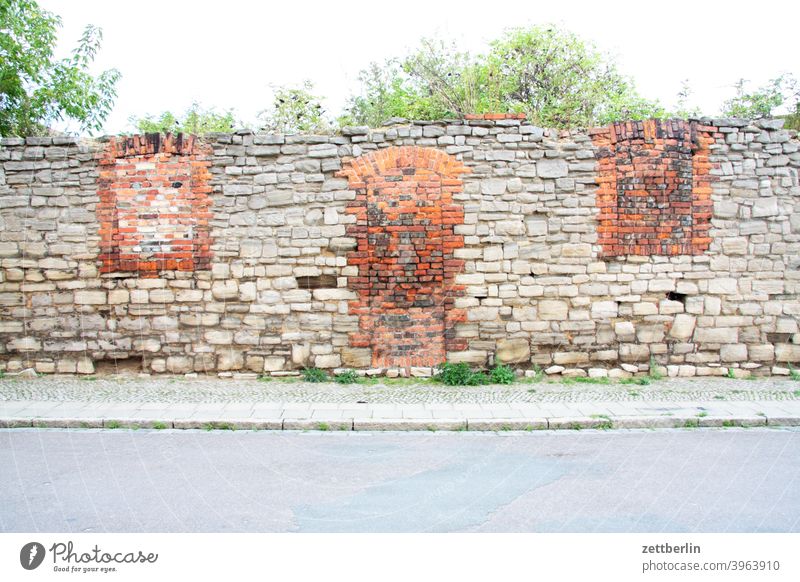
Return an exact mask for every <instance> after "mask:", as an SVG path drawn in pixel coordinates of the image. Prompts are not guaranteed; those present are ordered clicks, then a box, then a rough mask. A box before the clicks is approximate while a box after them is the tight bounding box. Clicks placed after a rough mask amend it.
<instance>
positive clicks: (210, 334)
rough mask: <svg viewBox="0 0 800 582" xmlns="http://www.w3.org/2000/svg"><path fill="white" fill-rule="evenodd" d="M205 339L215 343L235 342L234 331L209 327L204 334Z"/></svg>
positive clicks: (226, 343)
mask: <svg viewBox="0 0 800 582" xmlns="http://www.w3.org/2000/svg"><path fill="white" fill-rule="evenodd" d="M204 337H205V340H206V341H207V342H208V343H210V344H213V345H228V344H231V343H233V332H232V331H228V330H225V329H209V330H208V331H206V332H205V334H204Z"/></svg>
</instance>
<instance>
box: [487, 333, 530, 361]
mask: <svg viewBox="0 0 800 582" xmlns="http://www.w3.org/2000/svg"><path fill="white" fill-rule="evenodd" d="M530 357H531V346H530V343H529V342H528V340H527V339H525V338H515V339H501V340H498V341H497V348H496V350H495V358H496V359H497V361H498V362H500V363H503V364H518V363H522V362H528V361H529V360H530Z"/></svg>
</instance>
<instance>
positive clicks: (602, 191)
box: [0, 115, 800, 375]
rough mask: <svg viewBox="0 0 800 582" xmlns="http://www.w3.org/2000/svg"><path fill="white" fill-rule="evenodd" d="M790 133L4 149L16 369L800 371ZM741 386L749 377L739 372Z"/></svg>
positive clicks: (750, 126)
mask: <svg viewBox="0 0 800 582" xmlns="http://www.w3.org/2000/svg"><path fill="white" fill-rule="evenodd" d="M799 145H800V143H799V142H798V140H797V137H796V135H794V134H793V133H790V132H787V131H785V130H783V129H781V122H780V121H776V120H765V121H759V122H748V121H744V120H731V119H703V120H697V121H679V120H672V121H663V122H662V121H648V122H630V123H626V124H614V125H613V126H611V127H608V128H598V129H594V130H590V131H571V132H559V131H554V130H546V129H541V128H538V127H535V126H533V125H530V124H529V123H527V122H526V121H525V120H524V119H521V118H519V116H515V115H492V116H471V117H470V118H468V119H465V120H458V121H447V122H444V121H443V122H425V123H416V122H415V123H398V124H396V125H391V126H388V127H386V128H382V129H379V130H368V129H367V128H345V129H344V130H343V131H342V135H336V136H308V135H307V136H291V135H287V136H283V135H263V134H252V133H248V132H239V133H235V134H212V135H209V136H205V137H203V138H197V139H195V138H193V137H189V136H187V137H183V136H134V137H130V138H111V139H109V140H105V141H96V142H91V141H79V140H75V139H72V138H59V137H55V138H28V139H27V140H21V139H15V138H7V139H3V140H2V141H0V368H3V369H5V370H6V371H8V372H14V371H17V370H20V369H23V368H27V367H33V368H35V369H36V370H37V371H39V372H45V373H47V372H67V373H71V372H79V373H93V372H94V371H95V370H96V369H102V368H106V369H112V370H113V369H116V368H118V367H120V366H128V365H130V366H132V367H136V368H138V367H141V368H142V369H144V370H146V371H154V372H172V373H188V372H201V373H203V372H213V373H221V374H241V373H259V374H260V373H273V374H282V373H290V372H292V371H295V370H298V369H300V368H303V367H306V366H317V367H320V368H340V367H348V368H360V369H372V370H373V371H375V372H377V371H378V370H381V371H386V370H390V369H391V370H394V369H400V368H403V369H405V368H409V367H421V368H429V367H430V366H433V365H435V364H436V363H439V362H440V361H442V360H444V359H445V358H446V359H448V360H450V361H466V362H470V363H472V364H475V365H487V364H491V363H493V362H496V361H503V362H510V363H513V364H514V365H516V366H519V367H521V368H531V367H533V366H535V365H539V366H541V367H543V368H550V370H551V372H555V371H561V370H562V369H563V371H564V372H565V373H573V374H580V373H583V372H579V371H577V370H579V369H580V370H587V369H590V368H591V369H594V370H593V373H594V374H606V373H610V374H611V375H624V374H627V373H630V372H634V371H636V370H640V371H645V370H647V369H648V368H649V366H650V363H651V359H652V360H653V361H655V362H656V363H658V364H660V365H664V366H667V371H668V372H669V373H670V374H673V375H695V374H698V375H716V374H725V373H727V370H728V368H731V367H733V368H734V369H736V370H738V371H743V370H748V369H749V370H752V371H753V372H754V373H759V374H760V373H769V372H770V371H775V372H778V373H781V372H785V371H787V366H786V364H787V363H797V362H798V361H800V331H799V330H798V318H800V294H798V279H799V277H798V273H800V271H798V267H799V266H800V186H799V185H798V170H800V152H798V146H799ZM738 371H737V373H738Z"/></svg>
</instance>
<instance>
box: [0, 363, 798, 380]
mask: <svg viewBox="0 0 800 582" xmlns="http://www.w3.org/2000/svg"><path fill="white" fill-rule="evenodd" d="M0 378H2V376H0ZM789 378H791V379H792V380H794V381H795V382H800V371H798V370H797V368H795V367H793V366H792V365H791V364H789Z"/></svg>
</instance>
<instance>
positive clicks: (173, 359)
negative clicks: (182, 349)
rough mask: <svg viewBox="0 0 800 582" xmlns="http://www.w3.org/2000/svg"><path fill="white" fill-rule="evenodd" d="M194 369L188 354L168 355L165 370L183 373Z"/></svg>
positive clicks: (192, 361)
mask: <svg viewBox="0 0 800 582" xmlns="http://www.w3.org/2000/svg"><path fill="white" fill-rule="evenodd" d="M193 369H194V360H193V359H192V358H190V357H189V356H169V357H168V358H167V371H168V372H170V373H172V374H185V373H187V372H191V371H192V370H193Z"/></svg>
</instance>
